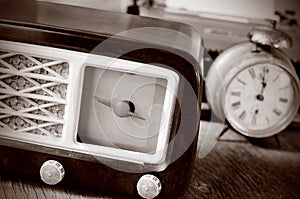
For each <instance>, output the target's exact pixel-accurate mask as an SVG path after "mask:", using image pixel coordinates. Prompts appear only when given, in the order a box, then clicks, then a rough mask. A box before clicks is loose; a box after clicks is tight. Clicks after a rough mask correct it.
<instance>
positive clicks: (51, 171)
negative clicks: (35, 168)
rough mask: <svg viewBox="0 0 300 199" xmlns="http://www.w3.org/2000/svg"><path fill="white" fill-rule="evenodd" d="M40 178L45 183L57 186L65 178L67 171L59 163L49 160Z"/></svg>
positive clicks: (45, 163)
mask: <svg viewBox="0 0 300 199" xmlns="http://www.w3.org/2000/svg"><path fill="white" fill-rule="evenodd" d="M40 176H41V179H42V181H43V182H44V183H46V184H48V185H56V184H57V183H59V182H60V181H62V179H63V178H64V176H65V170H64V168H63V166H62V165H61V164H60V163H59V162H57V161H55V160H48V161H46V162H44V164H43V165H42V166H41V169H40Z"/></svg>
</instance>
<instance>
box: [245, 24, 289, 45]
mask: <svg viewBox="0 0 300 199" xmlns="http://www.w3.org/2000/svg"><path fill="white" fill-rule="evenodd" d="M248 37H249V39H250V41H252V42H254V43H257V44H261V45H267V46H272V47H275V48H290V47H292V39H291V37H290V36H288V35H287V34H286V33H284V32H282V31H280V30H277V29H275V27H273V28H272V27H268V26H262V27H256V28H254V29H253V30H252V31H250V32H249V34H248Z"/></svg>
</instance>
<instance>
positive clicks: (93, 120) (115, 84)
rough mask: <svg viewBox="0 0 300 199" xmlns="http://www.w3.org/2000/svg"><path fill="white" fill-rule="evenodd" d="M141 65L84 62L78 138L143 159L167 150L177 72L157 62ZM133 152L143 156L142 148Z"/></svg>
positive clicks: (125, 156) (84, 141)
mask: <svg viewBox="0 0 300 199" xmlns="http://www.w3.org/2000/svg"><path fill="white" fill-rule="evenodd" d="M138 70H139V71H137V70H135V69H129V68H125V67H123V68H101V67H93V66H86V67H85V69H84V82H83V88H82V99H81V111H80V118H79V127H78V136H77V140H78V141H79V142H81V143H84V144H88V145H93V146H100V147H103V149H104V150H103V151H105V150H108V152H107V153H110V154H112V153H114V152H117V153H118V155H120V156H123V157H122V158H127V154H130V152H135V153H136V152H137V153H138V154H140V155H144V157H143V158H144V159H145V157H146V156H147V155H149V157H150V156H152V155H154V156H155V155H156V154H160V155H157V157H158V156H161V157H162V156H165V152H166V149H167V146H168V144H167V142H168V138H169V136H170V134H171V132H170V126H171V121H172V115H173V111H174V107H175V106H174V105H175V103H174V102H175V98H176V95H175V94H176V93H174V92H176V88H177V84H178V79H177V77H178V76H177V75H176V74H175V73H174V72H172V71H170V70H168V69H163V68H159V67H156V66H149V65H148V66H147V67H144V68H139V69H138ZM173 77H175V79H176V80H175V79H174V78H173ZM111 149H112V151H111V152H109V150H111ZM162 152H163V154H162ZM146 154H147V155H146ZM161 157H160V158H157V160H159V161H160V160H161ZM131 158H132V157H131ZM133 158H137V159H138V160H140V159H141V158H140V157H139V156H138V155H137V154H136V155H135V157H133ZM146 159H147V158H146Z"/></svg>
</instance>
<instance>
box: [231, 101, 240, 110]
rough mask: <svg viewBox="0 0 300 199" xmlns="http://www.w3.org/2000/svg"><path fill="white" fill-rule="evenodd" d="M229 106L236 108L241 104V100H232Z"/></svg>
mask: <svg viewBox="0 0 300 199" xmlns="http://www.w3.org/2000/svg"><path fill="white" fill-rule="evenodd" d="M231 106H232V107H233V109H234V110H236V109H238V108H239V107H240V106H241V102H240V101H238V102H234V103H232V104H231Z"/></svg>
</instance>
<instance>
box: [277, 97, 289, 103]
mask: <svg viewBox="0 0 300 199" xmlns="http://www.w3.org/2000/svg"><path fill="white" fill-rule="evenodd" d="M288 101H289V100H288V99H286V98H280V99H279V102H282V103H288Z"/></svg>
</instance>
